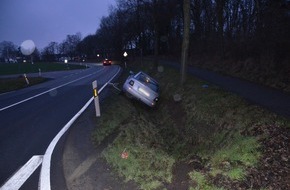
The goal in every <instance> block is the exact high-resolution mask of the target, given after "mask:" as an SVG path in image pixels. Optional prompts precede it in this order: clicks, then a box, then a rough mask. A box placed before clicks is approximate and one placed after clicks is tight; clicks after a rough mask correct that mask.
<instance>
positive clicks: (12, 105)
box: [0, 69, 103, 112]
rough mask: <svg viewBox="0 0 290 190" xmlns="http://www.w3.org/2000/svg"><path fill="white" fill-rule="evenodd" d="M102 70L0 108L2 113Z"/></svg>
mask: <svg viewBox="0 0 290 190" xmlns="http://www.w3.org/2000/svg"><path fill="white" fill-rule="evenodd" d="M102 70H103V69H101V70H98V71H97V72H94V73H92V74H89V75H86V76H83V77H81V78H78V79H76V80H73V81H70V82H68V83H65V84H62V85H60V86H57V87H55V88H51V89H49V90H47V91H44V92H42V93H39V94H36V95H34V96H32V97H29V98H27V99H24V100H21V101H19V102H16V103H14V104H11V105H9V106H6V107H3V108H0V112H1V111H4V110H6V109H8V108H11V107H14V106H16V105H18V104H21V103H23V102H26V101H28V100H31V99H33V98H36V97H38V96H41V95H43V94H46V93H48V92H50V91H53V90H56V89H58V88H61V87H63V86H66V85H69V84H71V83H74V82H76V81H79V80H82V79H84V78H87V77H89V76H91V75H93V74H95V73H98V72H100V71H102Z"/></svg>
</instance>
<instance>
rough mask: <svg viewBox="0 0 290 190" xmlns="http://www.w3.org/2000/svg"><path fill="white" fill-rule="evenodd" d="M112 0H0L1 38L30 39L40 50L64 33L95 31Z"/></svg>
mask: <svg viewBox="0 0 290 190" xmlns="http://www.w3.org/2000/svg"><path fill="white" fill-rule="evenodd" d="M111 5H113V6H115V0H0V42H2V41H4V40H5V41H12V42H13V43H14V44H15V45H17V46H20V45H21V43H22V42H23V41H25V40H29V39H30V40H33V41H34V43H35V45H36V47H37V48H38V49H39V50H41V49H42V48H43V47H45V46H47V45H48V44H49V42H52V41H54V42H58V43H59V42H62V41H63V40H64V39H65V38H66V35H68V34H70V35H71V34H76V33H77V32H80V33H81V34H82V37H85V36H87V35H88V34H94V33H95V32H96V30H97V28H98V26H99V23H100V19H101V18H102V16H107V15H108V14H109V9H110V6H111Z"/></svg>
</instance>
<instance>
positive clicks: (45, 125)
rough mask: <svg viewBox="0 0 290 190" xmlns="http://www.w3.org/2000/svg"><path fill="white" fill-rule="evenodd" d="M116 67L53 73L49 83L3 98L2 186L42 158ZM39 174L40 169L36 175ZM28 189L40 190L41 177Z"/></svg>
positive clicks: (0, 126) (0, 121) (0, 113)
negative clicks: (36, 157) (95, 83)
mask: <svg viewBox="0 0 290 190" xmlns="http://www.w3.org/2000/svg"><path fill="white" fill-rule="evenodd" d="M117 70H118V67H117V66H111V67H102V66H92V67H90V68H88V69H84V70H76V71H70V72H62V73H60V72H54V73H51V75H50V77H52V78H54V79H53V80H50V81H49V82H46V83H42V84H39V85H36V86H32V87H28V88H25V89H22V90H19V91H14V92H10V93H6V94H1V95H0V185H3V184H4V183H5V181H6V180H7V179H8V178H10V177H11V176H12V175H13V174H14V173H15V172H16V171H17V170H18V169H19V168H20V167H22V166H23V165H24V164H25V163H27V161H28V160H29V159H30V158H31V157H32V156H34V155H43V154H44V153H45V151H46V149H47V147H48V145H49V143H50V142H51V141H52V139H53V138H54V137H55V136H56V134H57V133H58V132H59V131H60V130H61V129H62V127H63V126H64V125H65V124H66V123H67V122H68V121H69V120H70V119H71V118H72V117H73V116H74V115H75V114H76V113H77V112H78V111H79V110H80V109H81V108H82V107H83V106H84V104H85V103H86V102H87V101H88V100H89V99H90V98H91V97H92V95H93V93H92V81H94V80H97V81H98V88H100V87H101V86H102V85H103V84H104V83H105V82H106V81H107V80H108V79H109V78H110V77H112V76H113V75H114V74H115V73H116V72H117ZM36 172H39V169H38V170H37V171H36ZM33 175H34V176H35V175H36V177H34V178H35V179H36V180H34V182H31V183H30V185H24V187H26V188H25V189H37V186H38V184H37V183H38V181H37V179H38V177H37V174H33Z"/></svg>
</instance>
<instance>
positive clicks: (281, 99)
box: [161, 61, 290, 118]
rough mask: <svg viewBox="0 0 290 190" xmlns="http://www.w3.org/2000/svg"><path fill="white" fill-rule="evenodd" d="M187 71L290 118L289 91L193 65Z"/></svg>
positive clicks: (166, 62)
mask: <svg viewBox="0 0 290 190" xmlns="http://www.w3.org/2000/svg"><path fill="white" fill-rule="evenodd" d="M161 63H162V64H165V65H169V66H171V67H174V68H177V69H179V68H180V65H179V64H177V63H176V62H173V61H161ZM187 72H188V74H191V75H194V76H196V77H198V78H200V79H202V80H205V81H207V82H209V83H212V84H215V85H217V86H219V87H221V88H223V89H225V90H226V91H229V92H233V93H235V94H237V95H238V96H240V97H242V98H244V99H246V100H247V101H249V102H251V103H253V104H257V105H259V106H262V107H264V108H266V109H268V110H269V111H271V112H275V113H277V114H278V115H281V116H284V117H286V118H290V95H289V94H287V93H284V92H282V91H279V90H277V89H274V88H270V87H267V86H263V85H260V84H257V83H253V82H250V81H247V80H243V79H240V78H236V77H231V76H225V75H221V74H218V73H215V72H212V71H209V70H205V69H199V68H196V67H192V66H188V68H187Z"/></svg>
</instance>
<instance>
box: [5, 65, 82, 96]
mask: <svg viewBox="0 0 290 190" xmlns="http://www.w3.org/2000/svg"><path fill="white" fill-rule="evenodd" d="M83 68H85V67H84V66H80V65H71V64H69V65H68V64H60V63H34V64H31V63H9V64H8V63H2V64H0V75H15V74H16V75H17V74H19V76H18V77H15V78H0V93H4V92H9V91H13V90H17V89H21V88H25V87H27V86H31V85H35V84H39V83H42V82H45V81H47V79H45V78H43V77H29V85H27V82H26V80H25V78H24V77H23V74H24V73H38V72H39V71H41V72H49V71H61V70H73V69H83ZM39 69H40V70H39Z"/></svg>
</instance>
